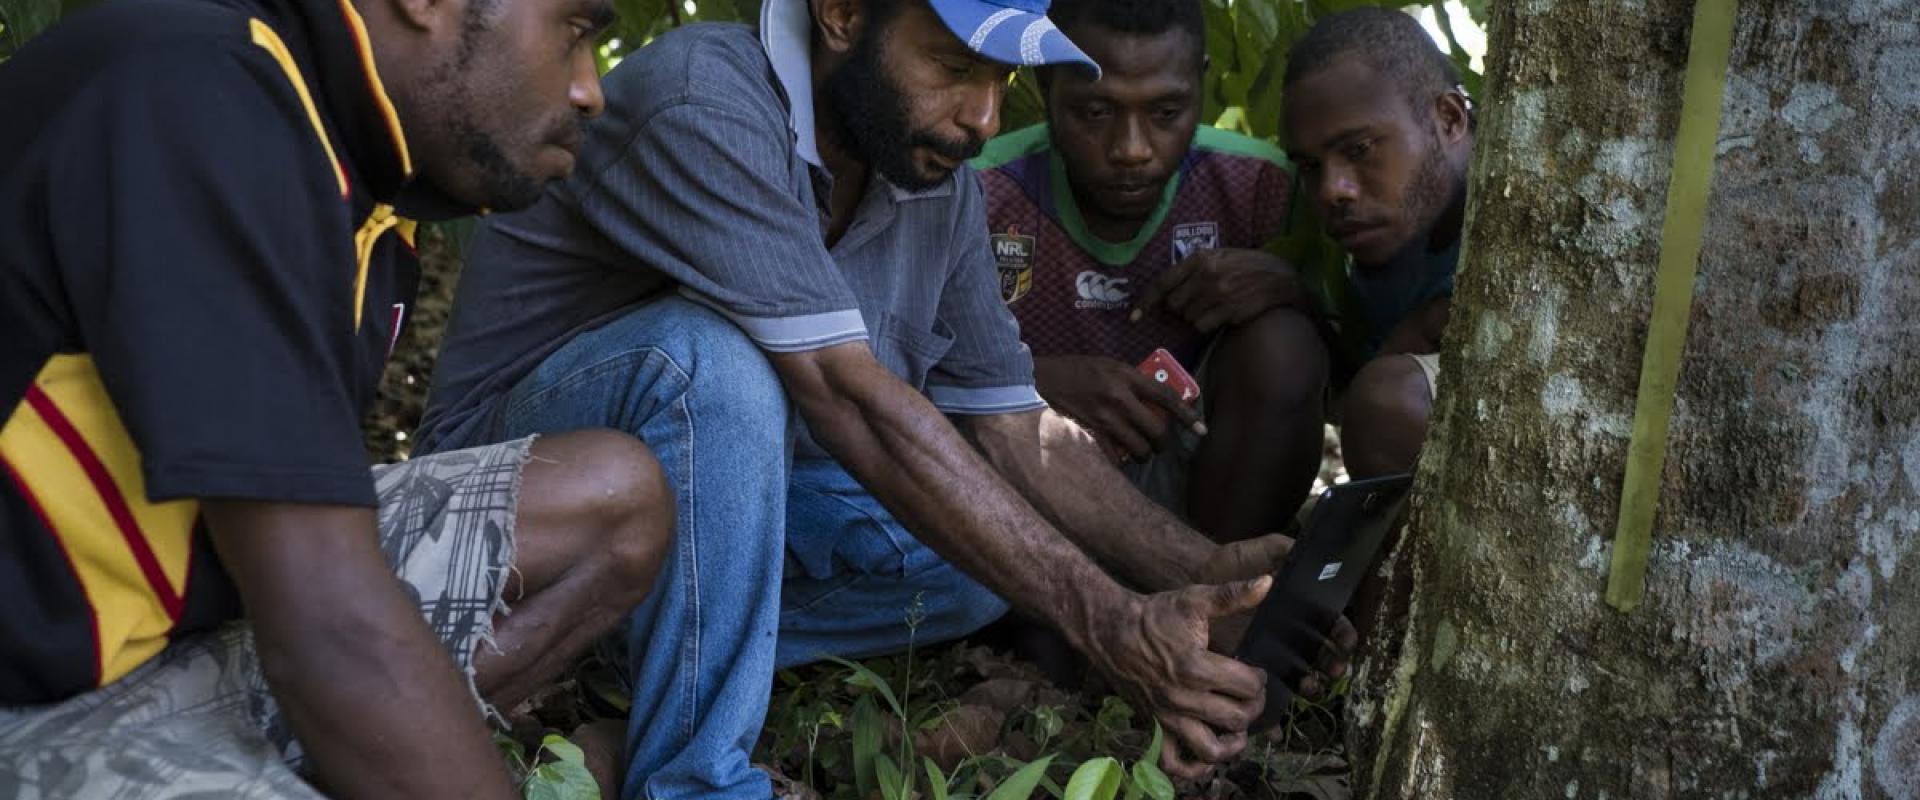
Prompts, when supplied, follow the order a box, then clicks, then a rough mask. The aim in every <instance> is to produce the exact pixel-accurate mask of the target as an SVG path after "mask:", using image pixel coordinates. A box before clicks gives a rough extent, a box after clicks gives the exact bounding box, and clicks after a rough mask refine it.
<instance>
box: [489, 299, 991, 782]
mask: <svg viewBox="0 0 1920 800" xmlns="http://www.w3.org/2000/svg"><path fill="white" fill-rule="evenodd" d="M791 424H792V421H791V420H790V414H789V411H788V404H787V398H786V393H785V391H784V390H783V389H782V388H781V385H780V381H779V379H778V377H776V376H775V374H774V372H773V369H772V367H771V366H770V365H769V364H768V363H767V359H766V357H765V356H764V355H763V354H762V353H761V352H760V350H759V348H758V347H757V346H756V345H754V344H753V343H752V342H751V341H750V340H748V339H747V338H746V336H745V335H744V334H742V333H741V332H740V330H739V329H738V328H736V327H734V325H733V324H732V323H730V322H728V321H727V320H726V319H725V318H723V317H721V316H719V315H718V314H716V313H714V312H713V311H711V310H708V309H706V308H704V307H701V306H699V305H697V304H694V303H692V302H689V301H687V300H684V299H681V298H678V297H666V298H661V299H657V300H653V301H650V302H647V303H645V304H642V305H639V306H635V307H634V308H633V309H631V310H629V311H628V312H627V313H625V314H624V315H622V316H620V317H619V318H616V319H615V320H613V321H612V322H609V323H608V324H606V325H604V326H602V327H599V328H596V329H594V330H591V331H587V332H585V333H582V334H580V335H578V336H576V337H574V339H573V340H572V341H570V342H568V343H567V344H566V345H565V346H563V347H561V348H560V349H559V350H558V351H556V352H555V353H554V354H553V355H552V356H550V357H548V358H547V360H546V361H544V362H542V363H541V364H540V366H538V367H536V368H535V369H534V371H533V372H532V373H531V374H529V375H528V376H527V377H526V378H524V379H523V380H521V382H520V383H519V385H517V386H515V387H514V388H513V390H512V391H511V392H509V394H508V397H507V401H506V403H505V405H504V406H503V407H502V408H501V411H500V413H499V414H498V415H497V417H496V419H495V420H494V426H493V427H494V429H493V430H492V431H491V434H492V436H493V438H495V439H506V438H512V437H519V436H525V435H528V434H532V433H560V432H565V431H571V430H579V429H582V428H614V429H618V430H623V431H626V432H628V433H631V434H633V435H635V436H637V437H639V438H640V439H641V440H642V441H645V442H646V443H647V445H648V446H649V447H651V448H652V449H653V452H654V454H655V455H656V456H657V457H658V458H659V459H660V463H661V466H662V467H663V468H664V471H665V472H666V476H667V479H668V481H669V482H670V483H671V485H672V486H673V490H674V497H675V500H676V501H677V502H678V509H677V517H676V520H677V528H676V533H675V537H674V550H673V553H672V556H671V557H670V558H669V559H668V561H667V563H666V564H665V565H664V567H663V568H662V570H661V573H660V577H659V579H658V582H657V584H656V585H655V587H654V590H653V593H652V594H651V595H649V597H648V598H647V600H646V602H645V603H643V604H641V606H640V607H639V608H638V609H636V610H635V611H634V613H633V617H632V620H631V622H630V624H629V627H628V631H627V655H628V660H629V663H630V669H629V676H630V677H631V679H632V689H633V711H632V718H631V720H630V723H629V726H628V729H627V751H628V753H627V754H628V757H629V764H628V771H627V777H626V785H625V787H624V789H623V791H622V797H624V798H629V799H631V798H641V797H644V798H652V799H653V800H667V798H682V797H702V798H753V800H765V798H769V797H771V796H772V795H773V787H772V785H771V783H769V781H768V780H767V777H766V776H765V774H763V773H761V772H760V771H759V770H756V769H754V768H753V767H752V765H751V764H750V762H749V760H748V759H749V757H750V755H751V752H752V750H753V745H754V741H755V740H756V739H757V738H758V737H759V735H760V730H761V728H762V726H763V725H764V723H765V717H766V711H767V699H768V695H769V693H770V691H771V688H772V685H773V673H774V670H775V669H777V668H784V667H788V666H794V665H798V664H803V663H806V662H808V661H812V660H815V659H817V658H819V657H820V656H822V655H837V656H844V657H860V656H866V655H874V654H877V653H884V652H888V651H892V650H897V649H900V648H902V647H904V646H905V645H906V643H907V641H908V636H909V631H908V626H907V623H906V615H907V612H908V609H909V608H910V607H912V606H913V605H914V603H915V600H916V598H918V602H919V604H920V614H921V615H923V616H924V619H923V620H922V621H920V622H919V625H918V628H917V630H916V631H915V632H914V633H913V636H914V638H915V640H916V641H919V642H921V643H932V642H936V641H941V640H944V639H951V638H956V637H959V636H964V635H966V634H968V633H971V632H973V631H974V630H977V629H979V628H980V627H981V626H983V625H985V624H986V623H988V622H990V621H992V620H993V619H994V618H996V617H998V616H999V615H1000V614H1001V613H1002V612H1004V611H1005V609H1006V606H1005V604H1004V603H1003V602H1002V601H1001V600H1000V599H999V598H997V597H995V596H994V595H993V594H992V593H991V592H989V591H987V590H986V589H985V588H983V587H981V586H980V585H979V584H978V583H975V582H974V581H973V580H972V579H970V578H968V577H966V576H965V575H962V574H961V573H960V572H959V571H958V570H956V569H954V568H953V567H951V566H949V565H948V564H947V563H946V562H944V561H942V560H941V559H940V558H939V557H938V556H936V555H934V554H933V553H932V551H930V550H928V549H927V548H926V547H925V546H923V545H921V544H920V543H919V542H918V541H917V540H915V539H914V538H913V537H912V536H911V535H909V534H908V533H907V532H906V531H905V530H903V529H902V528H901V527H900V526H899V524H898V523H896V522H894V520H893V518H892V516H891V515H889V514H887V512H886V510H885V509H884V508H882V507H881V506H880V504H879V502H877V501H876V500H874V499H873V497H872V496H871V495H868V494H867V493H866V492H865V491H864V490H863V489H861V488H860V486H859V484H858V482H856V481H855V480H853V478H852V477H851V476H849V475H847V473H846V472H845V471H843V470H841V469H840V468H839V466H838V465H837V464H835V463H833V462H832V461H825V460H821V461H814V460H809V461H805V462H802V463H800V464H798V465H796V464H794V463H793V457H792V442H793V438H792V435H791V427H790V426H791ZM783 570H784V571H785V573H786V581H785V583H784V585H783V584H782V572H783Z"/></svg>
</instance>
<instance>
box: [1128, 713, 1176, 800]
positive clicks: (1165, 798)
mask: <svg viewBox="0 0 1920 800" xmlns="http://www.w3.org/2000/svg"><path fill="white" fill-rule="evenodd" d="M1164 736H1165V733H1164V732H1163V731H1161V730H1160V723H1158V722H1155V723H1153V741H1151V742H1148V743H1147V750H1146V752H1144V753H1141V754H1140V760H1139V761H1135V762H1133V770H1132V772H1133V785H1134V786H1135V787H1138V788H1139V790H1140V792H1141V793H1143V794H1145V795H1146V796H1148V797H1151V798H1153V800H1173V781H1171V780H1168V779H1167V773H1164V772H1161V771H1160V749H1161V742H1162V741H1164Z"/></svg>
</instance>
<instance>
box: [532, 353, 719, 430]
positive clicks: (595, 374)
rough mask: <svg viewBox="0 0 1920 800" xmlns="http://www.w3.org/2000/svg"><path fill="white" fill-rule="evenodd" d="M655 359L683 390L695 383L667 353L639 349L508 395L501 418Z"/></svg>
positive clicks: (533, 378) (534, 377) (616, 354)
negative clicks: (617, 369) (662, 364)
mask: <svg viewBox="0 0 1920 800" xmlns="http://www.w3.org/2000/svg"><path fill="white" fill-rule="evenodd" d="M655 356H659V357H660V360H661V361H663V362H665V364H666V366H668V367H670V368H671V372H672V375H673V376H674V379H675V380H676V381H677V382H678V383H679V384H681V389H682V391H684V390H685V387H686V386H687V385H689V384H691V383H692V380H693V379H692V376H690V375H689V374H688V373H687V371H686V369H685V368H683V367H681V366H680V364H679V362H676V361H674V360H673V357H672V356H670V355H668V354H667V353H666V352H665V351H663V350H661V349H660V348H658V347H636V348H632V349H628V350H622V351H620V352H617V353H613V354H610V355H607V356H605V357H603V358H601V359H600V360H598V361H595V362H593V363H591V364H587V365H585V366H582V367H579V368H577V369H574V370H572V371H569V372H567V373H566V374H565V375H562V376H561V377H560V378H559V379H558V380H555V381H554V382H553V383H551V384H548V385H546V386H542V387H540V388H539V389H538V390H535V391H532V392H529V393H527V394H526V395H525V396H522V397H519V398H512V396H511V394H509V398H510V400H511V402H509V403H508V404H507V405H506V407H505V408H503V409H502V410H501V415H500V419H501V420H503V421H504V420H510V419H513V418H514V416H516V415H517V414H519V413H520V412H521V411H523V410H525V409H526V408H528V407H529V406H532V405H535V401H537V400H541V399H545V398H550V397H553V396H554V395H557V394H560V393H562V392H563V391H567V390H572V389H573V388H574V387H576V386H579V385H581V384H583V383H586V382H588V381H590V380H593V379H596V378H599V377H601V376H603V375H606V374H607V373H609V372H613V371H615V368H616V367H620V368H626V369H631V368H632V366H634V365H635V364H645V363H647V362H649V361H651V360H652V359H653V357H655ZM537 376H538V373H537V371H536V373H535V374H533V375H529V376H527V378H525V379H524V380H528V381H531V380H536V379H537Z"/></svg>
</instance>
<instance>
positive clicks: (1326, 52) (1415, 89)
mask: <svg viewBox="0 0 1920 800" xmlns="http://www.w3.org/2000/svg"><path fill="white" fill-rule="evenodd" d="M1350 57H1351V58H1358V59H1360V60H1361V61H1362V62H1364V63H1365V64H1366V65H1367V66H1369V67H1372V68H1373V70H1374V71H1375V72H1378V73H1380V74H1381V75H1382V76H1384V77H1386V78H1387V80H1389V81H1392V82H1393V83H1394V84H1395V85H1397V86H1399V87H1400V90H1401V91H1402V92H1404V93H1405V94H1406V96H1407V100H1408V102H1411V103H1413V104H1414V106H1415V107H1416V108H1422V107H1425V106H1426V104H1427V103H1430V102H1432V100H1433V98H1435V97H1438V96H1440V95H1441V94H1443V93H1445V92H1447V91H1448V90H1450V89H1454V88H1456V87H1459V86H1460V68H1459V67H1457V66H1454V63H1453V59H1450V58H1447V55H1446V54H1445V53H1442V52H1440V46H1439V45H1438V44H1435V43H1434V41H1433V37H1432V36H1430V35H1428V34H1427V29H1425V28H1422V27H1420V22H1419V21H1418V20H1415V19H1414V18H1413V15H1411V14H1408V13H1406V12H1403V11H1398V10H1394V9H1389V8H1356V9H1353V10H1351V11H1343V12H1340V13H1338V14H1334V15H1333V16H1330V17H1327V18H1326V19H1323V20H1320V21H1319V22H1316V23H1314V26H1313V29H1312V30H1309V31H1307V35H1306V36H1304V37H1301V39H1300V41H1299V42H1296V43H1295V44H1294V45H1293V50H1292V51H1290V52H1289V53H1288V54H1287V73H1286V80H1285V81H1284V86H1287V87H1291V86H1293V85H1294V84H1296V83H1299V82H1300V81H1302V80H1305V79H1306V78H1308V77H1311V76H1313V75H1315V74H1317V73H1319V72H1320V71H1321V70H1324V69H1326V68H1328V67H1331V66H1333V65H1334V64H1336V63H1338V62H1339V61H1340V60H1341V59H1344V58H1350Z"/></svg>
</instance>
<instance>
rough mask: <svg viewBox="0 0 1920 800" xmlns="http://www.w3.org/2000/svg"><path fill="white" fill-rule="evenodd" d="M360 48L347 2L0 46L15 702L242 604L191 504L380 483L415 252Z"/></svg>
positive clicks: (174, 4) (320, 494)
mask: <svg viewBox="0 0 1920 800" xmlns="http://www.w3.org/2000/svg"><path fill="white" fill-rule="evenodd" d="M371 53H372V51H371V49H370V47H369V44H368V41H367V38H366V34H365V31H364V28H363V27H362V25H361V22H360V19H359V17H358V15H357V14H356V13H355V12H354V11H353V9H352V7H351V6H350V5H349V4H348V2H347V1H346V0H112V1H111V2H108V3H106V4H104V5H102V6H99V7H95V8H93V9H90V10H88V11H86V12H82V13H81V14H78V15H76V16H74V17H72V18H70V19H69V20H67V21H66V22H64V23H62V24H61V25H60V26H58V27H56V28H54V29H52V30H50V31H48V32H47V33H45V34H44V35H42V36H41V37H40V38H38V39H36V40H35V41H33V42H32V43H30V44H29V45H28V46H27V47H25V48H24V49H22V50H21V51H20V52H19V53H18V54H17V55H16V56H15V57H14V58H13V59H12V60H11V61H9V62H7V63H6V64H4V65H0V109H5V110H6V115H7V121H6V123H5V124H4V125H0V419H4V420H5V423H4V427H0V466H3V467H4V474H0V705H18V704H31V703H44V702H50V701H55V700H59V699H62V698H65V697H68V696H71V695H73V694H76V693H79V692H82V691H85V690H87V689H90V688H92V687H95V686H100V685H104V684H106V683H110V682H112V681H114V680H116V679H118V678H119V677H120V676H122V675H125V674H126V673H127V672H128V671H129V670H131V669H133V668H134V667H136V666H138V665H139V664H141V663H142V662H144V661H146V660H147V659H149V658H151V657H152V656H153V655H154V654H156V653H158V652H159V651H160V650H161V649H162V648H163V647H165V645H166V644H167V642H168V641H169V640H170V639H171V638H172V637H174V636H177V635H179V634H182V633H185V632H188V631H191V630H194V629H198V628H204V627H206V626H209V625H212V624H214V623H217V622H221V621H224V620H228V619H232V618H235V617H237V616H239V613H240V607H239V604H238V602H237V598H236V596H235V593H234V591H233V589H232V587H231V585H230V584H229V582H228V581H227V579H226V577H225V576H224V574H223V572H222V570H221V568H220V564H219V562H218V560H217V559H216V558H215V557H214V554H213V551H212V548H211V547H210V546H209V544H208V542H207V539H206V536H205V534H204V531H202V530H201V528H200V525H199V521H198V516H199V514H198V504H197V500H198V499H200V498H236V499H254V500H265V501H283V502H299V503H315V504H336V505H353V506H371V505H373V503H374V491H373V484H372V480H371V477H370V475H369V472H368V470H367V457H366V454H365V452H364V451H363V450H362V448H361V445H360V441H361V439H360V433H359V420H360V418H361V414H362V412H363V411H364V409H365V407H366V406H367V404H368V403H369V402H370V401H371V400H372V398H373V396H374V393H375V390H376V388H377V384H378V381H379V377H380V374H381V367H382V363H383V361H384V360H385V358H386V357H387V355H388V353H389V351H390V349H391V346H392V343H393V341H394V340H395V338H396V337H397V335H398V332H399V327H400V325H401V324H402V323H403V322H404V321H405V317H406V311H407V308H408V304H410V303H411V302H412V300H413V296H414V292H415V289H416V287H417V285H418V279H419V270H418V263H417V261H416V259H415V258H414V255H413V253H412V241H411V240H412V234H413V227H414V223H413V222H411V221H408V220H406V219H402V218H401V216H399V215H397V214H396V212H395V211H394V204H395V202H396V199H397V198H399V197H400V196H401V194H402V188H403V186H404V185H405V184H406V183H407V178H408V175H409V173H410V171H411V166H410V162H409V156H408V153H407V150H406V144H405V135H404V133H403V132H402V130H401V128H400V124H399V120H398V117H397V116H396V115H395V114H394V111H393V107H392V104H391V103H390V102H389V101H388V99H387V97H386V94H385V91H384V89H383V88H382V86H381V83H380V78H379V76H378V75H377V74H376V72H375V70H374V67H373V59H372V55H371ZM401 207H402V208H403V209H404V208H407V205H406V204H405V203H401ZM314 567H315V568H316V569H324V568H326V565H324V564H317V565H314Z"/></svg>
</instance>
